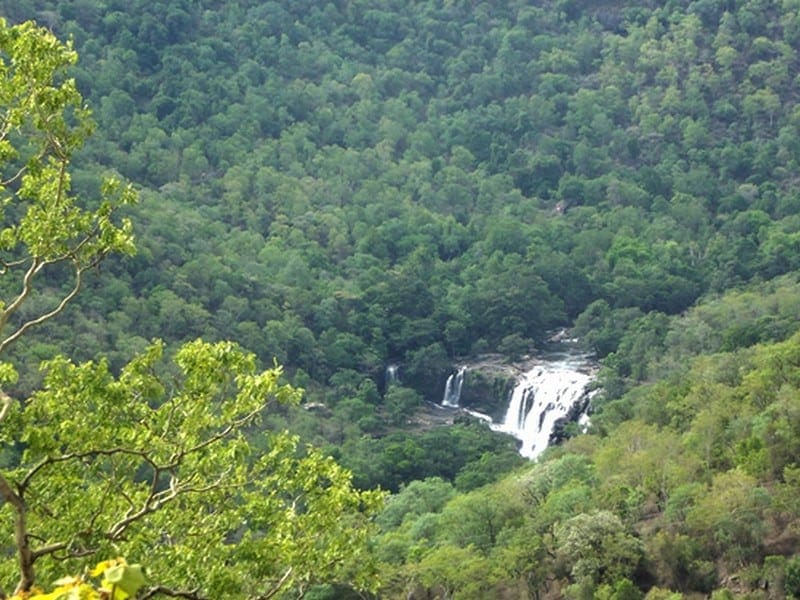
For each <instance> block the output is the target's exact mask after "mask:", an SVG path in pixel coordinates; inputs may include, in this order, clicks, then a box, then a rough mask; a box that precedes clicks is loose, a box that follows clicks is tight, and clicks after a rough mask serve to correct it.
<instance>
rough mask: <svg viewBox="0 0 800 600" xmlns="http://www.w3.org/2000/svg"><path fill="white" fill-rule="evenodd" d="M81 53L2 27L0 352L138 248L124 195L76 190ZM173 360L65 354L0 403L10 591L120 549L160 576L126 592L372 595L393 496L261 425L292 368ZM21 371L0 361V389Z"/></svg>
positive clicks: (223, 348) (221, 346)
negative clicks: (32, 387) (367, 487)
mask: <svg viewBox="0 0 800 600" xmlns="http://www.w3.org/2000/svg"><path fill="white" fill-rule="evenodd" d="M75 59H76V55H75V53H74V52H73V51H72V50H71V48H70V46H69V45H68V44H67V45H65V44H62V43H60V42H59V41H58V40H57V39H56V38H55V37H53V35H52V34H50V33H49V32H48V31H46V30H44V29H40V28H37V27H36V26H35V25H34V24H32V23H24V24H22V25H18V26H14V27H9V26H7V24H6V23H5V21H2V20H0V174H1V175H0V177H2V181H0V192H2V197H1V198H2V202H1V203H0V210H2V213H0V214H2V219H3V224H2V228H1V229H0V293H1V294H3V297H4V298H6V300H0V352H2V351H3V350H5V349H6V348H7V346H8V345H9V344H11V343H13V342H14V341H16V340H18V339H20V338H21V337H22V336H23V335H24V334H25V333H26V332H27V331H28V330H29V329H30V328H31V327H33V326H35V325H38V324H40V323H43V322H45V321H47V320H49V319H51V318H53V317H55V316H57V315H58V314H59V313H61V312H62V311H63V310H64V308H65V307H66V305H67V304H68V303H69V301H70V300H72V299H73V298H74V297H75V296H76V295H77V294H78V292H79V290H80V288H81V285H82V282H83V277H84V275H85V273H86V272H87V270H89V269H91V268H92V267H94V266H96V265H97V264H99V262H100V261H102V260H103V259H104V258H105V257H106V256H107V255H109V254H110V253H114V252H122V253H131V252H133V250H134V245H133V236H132V231H131V226H130V223H129V222H127V221H125V220H121V221H119V222H118V223H117V222H115V220H113V219H112V217H113V215H114V211H115V210H116V208H118V207H119V206H121V205H123V204H125V203H127V202H130V201H132V200H133V199H134V194H133V192H132V191H131V189H130V187H125V186H122V185H120V184H119V183H117V182H114V181H108V182H106V183H105V184H104V186H103V191H102V198H101V200H100V201H99V202H91V203H88V205H89V206H91V207H92V208H86V204H82V203H81V202H79V200H78V199H77V198H75V197H74V196H72V195H70V178H69V174H68V171H67V169H68V166H69V163H70V160H71V157H72V154H73V152H74V151H75V150H76V149H77V148H79V147H80V146H81V144H82V143H83V141H84V140H85V138H86V137H87V135H88V134H89V133H90V131H91V122H90V120H89V113H88V110H87V109H86V108H85V107H84V106H83V104H82V99H81V96H80V94H79V93H78V92H77V90H76V88H75V84H74V82H73V81H71V80H69V79H63V78H62V79H60V77H61V73H62V71H63V69H64V68H65V67H67V66H69V65H70V64H72V63H74V61H75ZM32 306H35V307H36V309H32V308H31V307H32ZM162 354H163V346H162V344H160V343H154V344H153V345H152V346H151V347H150V348H148V349H147V350H146V351H145V352H144V353H142V354H141V355H140V356H138V357H136V358H134V359H133V360H132V361H130V363H129V364H128V365H127V366H126V367H124V368H123V369H122V371H121V373H120V374H119V376H115V375H114V374H112V373H111V372H110V369H109V367H108V364H107V363H106V362H105V361H104V360H99V361H93V362H87V363H84V364H80V365H76V364H74V363H72V362H71V361H69V360H68V359H66V358H61V357H59V358H55V359H53V360H51V361H49V362H47V363H46V364H45V365H44V366H43V367H44V370H45V372H46V375H45V381H44V386H43V389H41V390H40V391H38V392H36V393H34V394H33V395H32V396H31V397H30V398H29V399H27V400H26V401H24V402H17V401H16V400H15V399H13V398H11V397H10V396H8V395H7V394H2V405H1V407H0V441H1V442H2V443H3V444H4V445H5V447H6V449H12V450H14V451H15V459H14V460H13V461H12V463H13V464H12V466H10V467H8V468H4V469H2V470H0V497H1V498H2V500H3V504H2V506H0V536H3V539H6V540H13V544H14V553H13V554H14V555H15V557H14V558H11V557H10V556H9V554H10V553H5V552H4V553H3V557H1V558H0V578H1V579H2V581H5V582H11V581H13V580H14V579H16V580H17V583H16V593H17V595H18V596H19V597H27V596H28V593H29V592H31V591H32V590H34V589H35V585H36V584H40V583H42V582H43V583H45V584H48V583H49V582H50V581H52V579H54V578H55V577H57V576H60V575H63V574H64V573H69V572H76V573H77V572H80V571H81V566H82V565H83V560H89V559H88V557H96V558H95V559H94V560H93V561H92V562H91V564H94V563H95V562H97V559H98V558H106V557H110V556H117V555H120V554H124V555H126V556H128V557H129V558H130V559H131V560H132V561H134V562H144V563H145V564H146V566H147V567H148V570H149V572H150V581H151V582H153V584H152V585H149V587H143V588H141V589H140V590H139V591H138V592H132V593H131V594H130V595H131V597H132V596H133V594H137V593H138V596H137V597H140V598H152V597H156V596H159V595H161V596H177V597H182V598H195V599H200V598H222V597H224V598H270V597H273V596H275V595H276V594H278V593H281V592H283V591H286V590H290V589H293V590H295V591H296V592H297V593H298V594H302V593H303V591H304V590H305V589H306V588H307V586H308V585H309V584H310V583H312V582H314V581H322V580H324V581H344V582H347V583H348V584H351V585H353V586H355V587H360V588H368V587H370V586H371V584H372V583H373V582H374V573H373V571H372V563H371V560H370V558H369V556H368V555H366V552H365V543H366V537H367V534H368V532H369V527H370V523H369V518H370V515H371V514H372V512H374V511H375V510H376V508H377V506H378V504H379V503H380V502H381V494H379V493H377V492H359V491H357V490H355V489H354V488H353V486H352V484H351V476H350V473H349V472H348V471H346V470H344V469H342V468H341V467H339V466H338V465H337V464H336V463H335V462H334V461H333V460H332V459H330V458H326V457H324V456H322V455H321V454H320V453H319V452H317V451H315V450H313V449H310V448H306V449H299V448H298V441H297V439H296V438H294V437H292V436H290V435H288V434H287V433H277V434H265V433H263V432H260V431H259V428H258V425H259V420H260V418H261V417H262V416H263V415H264V414H265V412H266V411H267V410H268V408H269V406H270V405H271V404H273V403H292V402H297V401H298V399H299V395H300V391H299V390H296V389H294V388H292V387H290V386H287V385H284V384H282V383H281V382H280V376H281V370H280V368H279V367H277V366H276V367H275V368H272V369H269V370H267V371H263V372H261V371H259V370H258V369H257V368H256V361H255V357H254V356H253V355H252V354H249V353H247V352H245V351H243V350H242V349H240V348H238V347H237V346H236V345H235V344H232V343H227V342H221V343H217V344H208V343H204V342H202V341H200V340H198V341H196V342H193V343H189V344H187V345H185V346H184V347H183V348H181V349H180V350H179V351H178V352H177V353H176V355H175V357H174V361H173V362H174V365H169V364H165V361H163V360H162ZM16 376H17V373H16V371H15V369H14V367H13V366H12V365H10V364H9V363H0V386H2V385H6V386H8V385H9V384H13V382H14V381H15V379H16ZM104 576H105V575H104ZM62 581H63V580H62ZM139 583H141V582H139ZM61 587H63V586H61ZM74 589H75V590H79V587H75V588H74ZM65 593H66V592H65ZM53 594H55V595H50V594H48V595H46V596H45V597H48V598H50V597H52V598H56V597H62V596H61V595H59V594H61V592H58V591H56V592H53ZM70 594H72V595H69V596H68V597H78V596H77V595H75V594H78V595H80V597H86V596H84V595H81V594H80V592H79V591H75V592H70ZM0 595H3V594H0ZM113 597H114V598H118V597H119V598H123V597H128V596H118V595H113Z"/></svg>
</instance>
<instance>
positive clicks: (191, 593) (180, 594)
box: [140, 585, 208, 600]
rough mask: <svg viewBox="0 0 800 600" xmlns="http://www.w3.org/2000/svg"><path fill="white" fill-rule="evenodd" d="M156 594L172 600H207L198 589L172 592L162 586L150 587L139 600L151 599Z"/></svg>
mask: <svg viewBox="0 0 800 600" xmlns="http://www.w3.org/2000/svg"><path fill="white" fill-rule="evenodd" d="M158 594H162V595H164V596H171V597H172V598H187V599H188V600H208V599H207V598H206V597H205V596H201V595H200V591H199V590H198V589H194V590H187V591H183V590H173V589H171V588H168V587H164V586H163V585H157V586H155V587H151V588H150V589H148V590H147V591H146V592H145V593H144V595H143V596H140V600H146V599H147V598H153V597H155V596H157V595H158Z"/></svg>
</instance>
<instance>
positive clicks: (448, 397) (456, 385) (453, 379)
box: [442, 367, 467, 408]
mask: <svg viewBox="0 0 800 600" xmlns="http://www.w3.org/2000/svg"><path fill="white" fill-rule="evenodd" d="M466 372H467V367H461V368H459V369H458V372H456V373H451V374H450V376H449V377H448V378H447V383H445V385H444V397H443V398H442V406H449V407H450V408H456V407H458V403H459V401H460V400H461V387H462V386H463V385H464V373H466Z"/></svg>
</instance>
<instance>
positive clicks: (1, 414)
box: [0, 390, 14, 421]
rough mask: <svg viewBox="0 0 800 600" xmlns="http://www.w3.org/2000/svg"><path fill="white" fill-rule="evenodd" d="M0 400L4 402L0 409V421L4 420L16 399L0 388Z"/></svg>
mask: <svg viewBox="0 0 800 600" xmlns="http://www.w3.org/2000/svg"><path fill="white" fill-rule="evenodd" d="M0 402H2V403H3V408H2V409H0V421H2V420H3V419H5V418H6V414H7V413H8V411H9V409H10V408H11V405H12V404H13V402H14V401H13V400H12V399H11V396H9V395H8V394H6V393H5V392H4V391H2V390H0Z"/></svg>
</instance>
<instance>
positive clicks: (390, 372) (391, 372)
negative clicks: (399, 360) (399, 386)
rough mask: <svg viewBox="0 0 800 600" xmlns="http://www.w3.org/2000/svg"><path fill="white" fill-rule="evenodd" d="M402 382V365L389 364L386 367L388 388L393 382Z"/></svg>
mask: <svg viewBox="0 0 800 600" xmlns="http://www.w3.org/2000/svg"><path fill="white" fill-rule="evenodd" d="M399 382H400V367H399V366H398V365H389V366H388V367H386V387H387V388H388V387H389V386H390V385H392V384H393V383H399Z"/></svg>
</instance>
